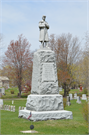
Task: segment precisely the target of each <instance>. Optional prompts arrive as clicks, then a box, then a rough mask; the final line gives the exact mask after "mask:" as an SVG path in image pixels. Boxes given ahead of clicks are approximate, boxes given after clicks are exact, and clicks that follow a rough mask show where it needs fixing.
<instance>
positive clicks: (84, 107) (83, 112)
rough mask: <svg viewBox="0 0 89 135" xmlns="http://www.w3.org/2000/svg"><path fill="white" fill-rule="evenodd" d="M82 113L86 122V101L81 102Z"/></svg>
mask: <svg viewBox="0 0 89 135" xmlns="http://www.w3.org/2000/svg"><path fill="white" fill-rule="evenodd" d="M82 114H83V117H84V119H85V121H86V122H87V124H88V102H86V103H83V104H82Z"/></svg>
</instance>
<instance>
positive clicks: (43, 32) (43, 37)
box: [39, 16, 49, 47]
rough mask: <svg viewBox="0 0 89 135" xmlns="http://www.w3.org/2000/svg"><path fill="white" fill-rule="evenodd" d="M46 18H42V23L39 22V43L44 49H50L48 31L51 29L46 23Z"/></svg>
mask: <svg viewBox="0 0 89 135" xmlns="http://www.w3.org/2000/svg"><path fill="white" fill-rule="evenodd" d="M45 18H46V16H43V17H42V21H40V22H39V29H40V36H39V41H40V42H41V44H42V46H43V47H48V42H49V39H48V33H47V30H48V29H49V25H48V23H47V22H46V21H45Z"/></svg>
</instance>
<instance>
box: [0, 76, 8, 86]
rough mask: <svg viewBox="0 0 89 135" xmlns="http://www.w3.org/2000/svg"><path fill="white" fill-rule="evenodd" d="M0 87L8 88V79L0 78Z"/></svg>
mask: <svg viewBox="0 0 89 135" xmlns="http://www.w3.org/2000/svg"><path fill="white" fill-rule="evenodd" d="M0 87H6V88H9V78H8V77H6V76H0Z"/></svg>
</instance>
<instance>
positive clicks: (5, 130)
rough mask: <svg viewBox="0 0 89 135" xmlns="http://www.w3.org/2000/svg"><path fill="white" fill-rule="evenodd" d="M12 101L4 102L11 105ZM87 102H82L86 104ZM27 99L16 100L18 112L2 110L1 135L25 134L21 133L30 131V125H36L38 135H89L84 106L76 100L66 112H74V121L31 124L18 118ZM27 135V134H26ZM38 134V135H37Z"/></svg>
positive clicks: (67, 107) (72, 101) (50, 121)
mask: <svg viewBox="0 0 89 135" xmlns="http://www.w3.org/2000/svg"><path fill="white" fill-rule="evenodd" d="M11 101H12V100H4V104H7V105H11V103H12V102H11ZM84 102H86V101H82V103H84ZM25 104H26V98H24V99H22V100H14V105H15V106H16V112H9V111H6V110H1V134H24V133H21V132H20V131H26V130H30V128H29V127H30V125H31V124H33V125H34V130H36V131H38V134H53V135H54V134H76V135H77V134H88V127H87V124H86V122H85V120H84V118H83V115H82V105H81V104H77V103H76V100H71V106H66V107H65V110H69V111H72V112H73V119H72V120H63V119H62V120H47V121H37V122H31V121H29V120H26V119H22V118H18V108H19V106H25ZM25 134H26V133H25ZM35 134H37V133H35Z"/></svg>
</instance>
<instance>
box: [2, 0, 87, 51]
mask: <svg viewBox="0 0 89 135" xmlns="http://www.w3.org/2000/svg"><path fill="white" fill-rule="evenodd" d="M43 15H46V21H47V22H48V24H49V26H50V28H49V30H48V35H51V34H55V35H57V36H58V35H60V34H62V33H65V34H67V33H71V34H72V35H73V37H75V36H77V37H78V38H79V39H80V41H81V40H82V39H83V38H84V37H85V33H86V32H87V31H88V30H89V0H1V2H0V33H2V34H3V43H2V45H3V46H4V47H3V49H2V53H4V52H5V51H6V50H7V47H8V45H9V44H10V41H11V40H14V41H15V40H17V39H18V35H21V34H23V36H25V37H26V38H27V40H28V41H29V43H30V44H31V50H32V51H34V50H36V49H39V46H40V42H39V27H38V23H39V21H41V20H42V16H43ZM82 47H84V42H83V43H82Z"/></svg>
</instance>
